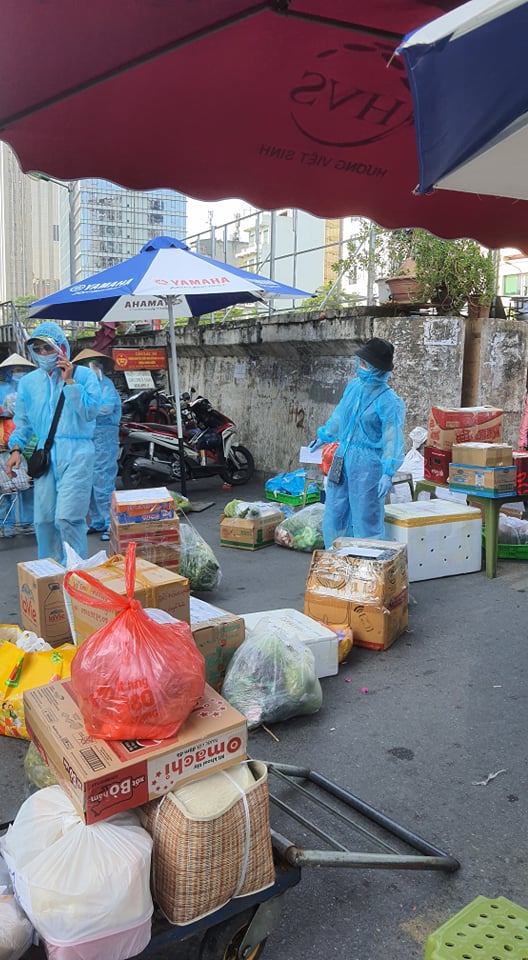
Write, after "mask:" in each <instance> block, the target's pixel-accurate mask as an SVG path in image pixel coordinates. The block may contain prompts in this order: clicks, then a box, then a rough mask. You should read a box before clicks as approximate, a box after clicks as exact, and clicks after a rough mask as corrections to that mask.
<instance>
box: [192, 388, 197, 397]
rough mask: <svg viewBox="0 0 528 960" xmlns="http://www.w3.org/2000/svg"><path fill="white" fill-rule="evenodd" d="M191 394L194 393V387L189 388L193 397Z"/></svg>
mask: <svg viewBox="0 0 528 960" xmlns="http://www.w3.org/2000/svg"><path fill="white" fill-rule="evenodd" d="M193 393H196V387H191V396H192V395H193Z"/></svg>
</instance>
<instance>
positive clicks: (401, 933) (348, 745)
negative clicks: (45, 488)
mask: <svg viewBox="0 0 528 960" xmlns="http://www.w3.org/2000/svg"><path fill="white" fill-rule="evenodd" d="M235 494H236V495H238V496H241V497H242V498H243V499H246V500H252V499H260V498H262V496H263V486H262V483H261V482H260V481H254V482H252V483H251V485H249V486H247V487H245V488H239V489H238V490H233V491H231V492H225V491H223V490H222V489H221V486H220V482H219V481H216V480H211V481H207V482H206V481H200V482H199V483H197V484H196V485H195V486H193V487H192V488H191V490H190V491H189V495H190V497H191V500H195V501H198V500H202V501H204V500H205V501H209V500H212V501H214V505H213V506H211V507H209V508H208V509H207V510H204V511H203V512H201V513H193V514H191V520H192V522H193V524H194V525H195V526H196V528H197V529H198V530H199V532H200V533H202V535H203V536H204V537H205V539H206V540H207V541H208V543H209V544H210V545H211V547H212V548H213V550H214V552H215V554H216V556H217V558H218V559H219V561H220V564H221V568H222V580H221V583H220V585H219V587H218V588H217V589H216V590H215V591H214V592H213V593H210V594H202V595H201V596H202V598H203V599H205V600H208V601H210V602H213V603H215V604H216V605H218V606H221V607H223V608H225V609H227V610H230V611H232V612H233V613H249V612H254V611H257V610H265V609H275V608H280V607H294V608H296V609H298V610H302V609H303V594H304V587H305V581H306V575H307V570H308V565H309V555H308V554H303V553H297V552H292V551H290V550H286V549H284V548H281V547H278V546H271V547H267V548H265V549H263V550H260V551H257V552H255V553H251V554H248V553H246V552H245V551H240V550H234V549H228V548H224V547H220V543H219V516H220V513H221V509H222V506H223V504H224V503H225V502H227V500H229V499H231V498H232V497H233V496H234V495H235ZM90 542H91V546H92V547H93V552H95V550H96V549H99V547H100V543H99V540H98V538H97V537H91V538H90ZM35 556H36V549H35V542H34V540H33V539H32V538H28V537H21V536H19V537H17V538H16V539H15V540H14V541H13V540H12V541H7V540H0V564H1V570H2V585H3V590H2V600H1V606H2V609H1V614H0V620H1V621H2V622H4V623H13V622H17V620H18V595H17V576H16V563H17V561H19V560H24V559H32V558H33V557H35ZM525 584H526V565H525V564H522V563H514V562H505V561H501V562H500V563H499V576H498V577H497V579H496V580H488V579H486V577H485V575H484V573H476V574H471V575H466V576H457V577H446V578H443V579H439V580H431V581H424V582H421V583H415V584H413V585H411V604H410V618H409V619H410V623H409V631H408V632H407V633H406V634H405V635H404V636H403V637H401V638H400V639H399V640H398V641H397V642H396V643H395V644H394V646H393V647H392V648H391V649H390V650H388V651H386V652H384V653H379V652H373V651H369V650H361V649H359V648H355V649H353V651H352V652H351V654H350V655H349V657H348V661H347V663H346V665H342V666H341V667H340V670H339V674H338V675H337V676H335V677H329V678H326V679H324V680H323V681H322V686H323V695H324V702H323V706H322V708H321V710H320V712H319V713H318V714H316V715H314V716H311V717H298V718H295V719H293V720H290V721H288V722H285V723H282V724H276V725H274V726H273V733H274V734H275V736H276V737H277V738H278V742H277V741H276V740H275V739H273V738H272V737H271V736H270V735H269V734H267V733H265V732H264V731H263V730H259V731H256V732H254V733H252V734H251V735H250V751H251V755H252V756H253V757H256V758H262V759H265V760H268V761H277V762H284V763H292V764H296V765H301V766H303V767H310V768H312V769H314V770H317V771H319V772H320V773H322V774H324V775H325V776H326V777H328V778H330V779H331V780H333V781H335V782H337V783H339V784H340V785H342V786H343V787H345V788H346V789H347V790H349V791H351V792H352V793H354V794H355V795H357V796H359V797H360V798H362V799H363V800H365V801H367V802H368V803H369V804H371V805H373V806H374V807H376V808H378V809H380V810H382V811H383V812H384V813H386V814H387V815H388V816H390V817H391V818H393V819H394V820H396V821H397V822H398V823H400V824H402V825H404V826H406V827H407V828H409V829H410V830H411V831H413V832H414V833H417V834H419V835H421V836H422V837H424V838H425V839H426V840H428V841H429V842H431V843H432V844H434V845H436V846H438V847H440V848H441V849H443V850H445V851H446V852H448V853H450V854H451V855H453V856H454V857H456V858H457V859H458V860H459V861H460V863H461V868H460V870H459V871H457V872H456V873H452V874H447V873H443V872H433V871H427V872H422V871H420V872H417V871H402V870H398V871H393V870H372V869H367V868H364V867H361V868H356V869H351V868H347V869H336V868H326V867H325V868H310V867H306V868H303V870H302V875H301V881H300V884H299V885H298V886H297V887H295V888H294V889H292V890H290V891H288V892H287V894H286V895H285V897H284V898H283V912H282V917H281V920H280V922H279V923H278V925H277V926H276V927H275V929H274V930H273V932H272V933H271V935H270V937H269V940H268V943H267V946H266V953H265V956H267V957H269V958H270V960H306V957H309V956H315V957H320V956H325V957H336V958H338V960H341V958H343V960H345V958H346V960H380V958H390V960H420V958H422V957H423V952H424V945H425V941H426V938H427V935H428V933H429V932H431V931H432V930H434V929H435V928H436V927H437V926H438V925H439V924H440V923H442V922H443V921H444V920H446V919H448V918H449V917H450V916H452V915H453V914H454V913H456V912H457V911H458V910H459V909H461V908H462V907H463V906H464V905H466V904H467V903H469V902H470V901H471V900H473V899H474V897H476V896H477V895H478V894H482V895H484V896H487V897H494V896H497V895H502V896H505V897H508V898H510V899H512V900H514V901H516V902H517V903H520V904H522V905H523V906H525V907H528V894H527V892H526V876H527V867H526V859H527V853H526V822H527V789H526V788H527V779H528V777H527V761H526V726H527V719H528V709H527V706H526V681H527V676H526V674H527V667H526V664H527V657H526V637H527V629H526V622H527V606H526V594H525ZM362 688H367V689H368V693H362V692H361V691H362ZM25 750H26V745H25V743H22V742H19V741H16V740H9V739H7V738H0V783H1V792H0V822H2V821H5V820H8V819H9V818H12V817H13V816H14V815H15V814H16V811H17V809H18V806H19V805H20V803H21V802H22V800H23V799H24V796H25V785H24V776H23V768H22V763H23V757H24V754H25ZM497 771H502V772H500V773H498V775H497V776H496V777H494V778H493V779H490V780H489V782H488V783H487V784H485V783H484V781H486V780H487V779H488V777H489V775H490V774H495V773H497ZM281 826H282V824H281ZM282 832H285V830H283V831H282ZM286 835H287V836H289V837H290V839H292V840H294V841H295V842H296V843H297V845H299V846H301V847H303V846H316V845H318V844H317V843H316V842H314V841H313V840H312V839H311V838H308V836H307V833H306V830H305V828H304V827H303V826H302V825H300V824H296V823H293V824H291V826H290V827H289V832H288V833H287V834H286ZM346 843H347V844H348V845H349V846H350V847H351V849H357V850H364V849H366V847H365V843H364V841H363V840H362V839H361V838H359V839H356V838H355V836H354V835H352V836H349V839H348V840H347V841H346ZM156 957H157V958H158V960H165V958H168V957H172V958H175V960H176V958H179V960H184V958H185V960H196V957H197V952H196V944H195V943H194V942H192V943H190V944H187V945H182V946H181V947H178V948H175V947H173V948H172V949H166V950H163V951H161V952H159V953H157V954H156Z"/></svg>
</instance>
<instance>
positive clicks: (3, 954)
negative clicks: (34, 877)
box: [0, 856, 33, 960]
mask: <svg viewBox="0 0 528 960" xmlns="http://www.w3.org/2000/svg"><path fill="white" fill-rule="evenodd" d="M32 941H33V927H32V925H31V921H30V920H28V918H27V917H26V915H25V913H24V911H23V910H22V908H21V907H19V905H18V903H17V902H16V900H15V896H14V893H13V887H12V885H11V878H10V876H9V870H8V869H7V864H6V863H5V861H4V860H3V858H2V857H1V856H0V960H19V957H22V956H23V955H24V954H25V952H26V950H29V948H30V946H31V943H32Z"/></svg>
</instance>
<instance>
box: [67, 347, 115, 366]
mask: <svg viewBox="0 0 528 960" xmlns="http://www.w3.org/2000/svg"><path fill="white" fill-rule="evenodd" d="M81 360H110V363H113V362H114V361H113V360H112V357H109V356H108V354H107V353H99V352H98V351H97V350H81V352H80V353H78V354H77V356H76V357H74V358H73V362H74V363H80V361H81Z"/></svg>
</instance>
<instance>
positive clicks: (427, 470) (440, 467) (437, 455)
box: [424, 447, 452, 483]
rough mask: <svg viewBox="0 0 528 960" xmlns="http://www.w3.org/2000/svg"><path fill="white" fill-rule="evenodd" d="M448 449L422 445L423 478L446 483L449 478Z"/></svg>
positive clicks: (449, 454)
mask: <svg viewBox="0 0 528 960" xmlns="http://www.w3.org/2000/svg"><path fill="white" fill-rule="evenodd" d="M451 459H452V457H451V451H450V450H436V449H435V448H434V447H424V478H425V480H433V481H434V482H435V483H447V482H448V480H449V464H450V463H451Z"/></svg>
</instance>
